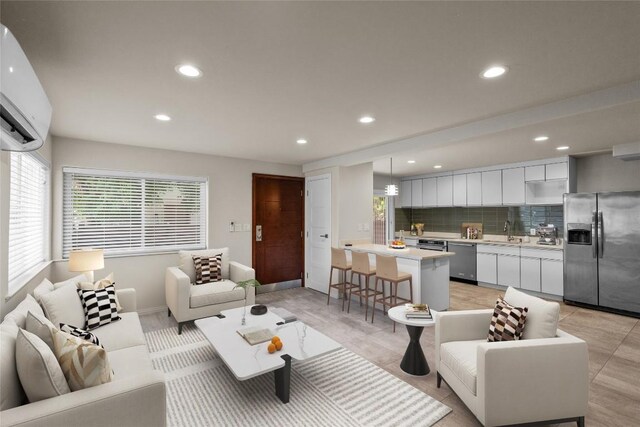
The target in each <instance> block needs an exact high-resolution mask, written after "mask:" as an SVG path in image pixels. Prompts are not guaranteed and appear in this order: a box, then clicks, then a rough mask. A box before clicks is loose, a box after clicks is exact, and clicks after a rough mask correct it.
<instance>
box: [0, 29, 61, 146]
mask: <svg viewBox="0 0 640 427" xmlns="http://www.w3.org/2000/svg"><path fill="white" fill-rule="evenodd" d="M0 42H1V44H0V121H1V122H2V130H1V131H0V148H2V150H5V151H32V150H37V149H38V148H40V147H42V144H44V140H45V139H46V138H47V132H49V125H50V124H51V104H50V103H49V99H48V98H47V94H45V93H44V89H43V88H42V85H41V84H40V81H39V80H38V77H37V76H36V73H35V72H34V71H33V68H32V67H31V64H30V63H29V60H28V59H27V56H26V55H25V54H24V52H23V50H22V48H21V47H20V44H18V41H17V40H16V38H15V37H14V36H13V34H11V31H9V29H8V28H7V27H5V26H4V25H2V24H0Z"/></svg>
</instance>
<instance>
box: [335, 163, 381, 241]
mask: <svg viewBox="0 0 640 427" xmlns="http://www.w3.org/2000/svg"><path fill="white" fill-rule="evenodd" d="M338 191H339V193H338V197H339V200H340V202H339V203H340V205H339V218H338V221H339V222H338V233H339V235H338V237H339V239H340V240H367V239H368V240H371V238H372V235H373V234H372V230H371V227H372V224H373V163H371V162H369V163H363V164H361V165H356V166H349V167H341V168H340V185H339V189H338ZM365 225H366V227H367V230H365V229H364V226H365Z"/></svg>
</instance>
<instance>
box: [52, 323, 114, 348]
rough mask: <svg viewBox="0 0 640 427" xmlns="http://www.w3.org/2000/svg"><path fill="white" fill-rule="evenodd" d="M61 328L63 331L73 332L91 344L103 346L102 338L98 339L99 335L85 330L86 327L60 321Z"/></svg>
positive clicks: (75, 335)
mask: <svg viewBox="0 0 640 427" xmlns="http://www.w3.org/2000/svg"><path fill="white" fill-rule="evenodd" d="M60 330H61V331H62V332H66V333H68V334H71V335H73V336H74V337H78V338H82V339H83V340H85V341H89V342H90V343H91V344H95V345H99V346H100V347H102V344H100V340H99V339H98V337H97V336H95V335H93V334H92V333H91V332H89V331H85V330H84V329H80V328H76V327H75V326H71V325H66V324H64V323H60ZM102 348H104V347H102Z"/></svg>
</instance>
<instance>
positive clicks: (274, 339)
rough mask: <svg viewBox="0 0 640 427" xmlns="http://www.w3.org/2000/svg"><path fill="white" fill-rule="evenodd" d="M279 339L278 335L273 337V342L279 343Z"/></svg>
mask: <svg viewBox="0 0 640 427" xmlns="http://www.w3.org/2000/svg"><path fill="white" fill-rule="evenodd" d="M278 341H280V337H279V336H277V335H276V336H275V337H273V338H271V342H272V343H274V344H275V343H277V342H278Z"/></svg>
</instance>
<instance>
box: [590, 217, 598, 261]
mask: <svg viewBox="0 0 640 427" xmlns="http://www.w3.org/2000/svg"><path fill="white" fill-rule="evenodd" d="M597 223H598V216H597V214H596V211H593V212H592V213H591V250H592V254H593V257H594V258H598V235H597V234H596V233H597V231H596V228H597Z"/></svg>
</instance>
